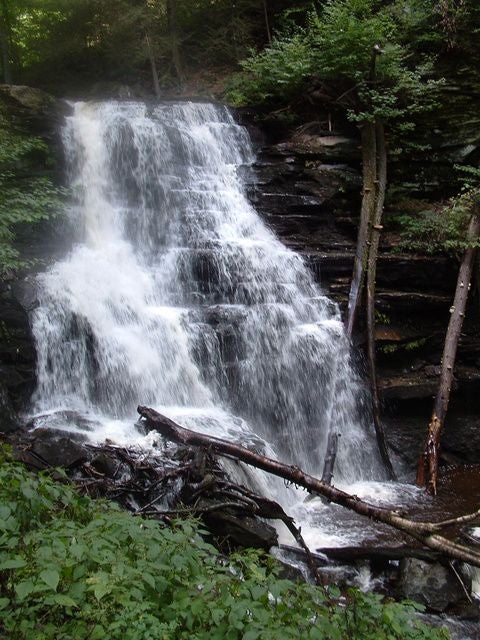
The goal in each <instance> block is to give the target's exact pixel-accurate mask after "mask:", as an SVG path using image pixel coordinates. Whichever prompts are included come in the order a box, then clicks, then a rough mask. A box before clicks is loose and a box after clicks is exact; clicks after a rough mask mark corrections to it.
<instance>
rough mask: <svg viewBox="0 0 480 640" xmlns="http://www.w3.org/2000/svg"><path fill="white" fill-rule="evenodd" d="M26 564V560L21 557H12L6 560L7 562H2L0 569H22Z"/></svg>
mask: <svg viewBox="0 0 480 640" xmlns="http://www.w3.org/2000/svg"><path fill="white" fill-rule="evenodd" d="M26 564H27V563H26V562H25V560H22V559H21V558H12V559H11V560H5V562H2V563H0V571H5V570H6V569H21V568H22V567H24V566H25V565H26Z"/></svg>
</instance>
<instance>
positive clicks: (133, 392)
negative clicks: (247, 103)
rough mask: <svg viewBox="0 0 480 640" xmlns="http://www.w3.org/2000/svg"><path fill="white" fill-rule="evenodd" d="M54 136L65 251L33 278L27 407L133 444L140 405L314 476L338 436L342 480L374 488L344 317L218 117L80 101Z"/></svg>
mask: <svg viewBox="0 0 480 640" xmlns="http://www.w3.org/2000/svg"><path fill="white" fill-rule="evenodd" d="M63 139H64V145H65V152H66V155H67V159H68V167H69V173H70V182H71V189H72V194H73V195H72V203H71V206H70V212H69V215H70V216H71V221H72V225H73V226H74V228H75V244H74V246H73V248H72V249H71V251H70V253H69V255H68V256H67V257H65V258H64V259H62V260H61V261H59V262H57V263H56V264H54V265H53V266H52V267H51V268H50V269H48V270H47V271H46V272H45V273H43V274H42V275H40V276H39V306H38V308H37V309H36V310H35V312H34V317H33V331H34V335H35V338H36V343H37V348H38V387H37V390H36V392H35V394H34V397H33V409H32V411H33V412H34V413H35V414H37V415H39V414H47V415H55V414H56V413H58V412H61V411H63V412H64V414H63V415H64V418H63V420H64V422H65V421H66V422H67V423H68V416H69V415H73V413H74V412H76V413H77V414H80V415H82V416H84V417H85V419H86V420H88V421H89V424H94V425H96V427H95V432H94V434H93V437H95V436H96V437H98V438H100V437H102V438H103V437H105V436H110V437H115V436H118V435H119V433H121V434H122V437H123V438H124V439H127V440H128V439H129V438H131V439H132V441H133V440H134V439H135V438H138V437H139V434H138V432H137V431H136V429H135V427H134V422H135V419H136V406H137V404H143V405H150V406H152V407H154V408H155V409H157V410H158V411H160V412H161V413H163V414H165V415H167V416H169V417H171V418H172V419H174V420H176V421H178V422H179V423H180V424H182V425H184V426H187V427H191V428H194V429H197V430H199V431H202V432H205V433H209V434H214V435H219V436H222V437H224V438H229V439H232V440H235V441H237V442H241V443H243V444H246V445H251V446H254V447H257V448H258V449H259V450H264V451H267V452H269V453H272V454H273V455H277V456H278V457H279V458H281V459H282V460H284V461H286V462H288V463H292V464H297V465H299V466H302V467H303V468H305V469H306V470H307V471H309V472H312V473H316V474H321V471H322V467H323V458H324V453H325V448H326V438H327V433H328V429H329V426H330V424H334V425H335V428H336V429H337V431H338V432H339V433H340V434H341V438H340V447H339V455H338V460H337V466H336V474H335V479H336V480H338V479H340V480H342V481H344V482H352V481H353V480H358V479H363V480H369V479H374V478H378V477H381V475H382V473H381V471H380V467H381V465H380V464H379V462H378V457H377V455H376V447H375V443H374V439H373V437H372V435H371V431H372V430H371V426H370V421H369V415H368V399H366V397H365V390H364V388H363V386H362V384H361V381H360V380H359V377H358V375H357V374H356V372H355V370H354V368H353V367H352V363H351V356H350V349H349V343H348V341H347V339H346V337H345V335H344V331H343V327H342V323H341V319H340V314H339V311H338V308H337V306H336V305H335V304H334V303H333V302H332V301H330V300H329V299H328V298H327V297H326V296H325V295H324V294H323V293H322V291H321V289H320V287H319V286H318V284H316V283H315V282H314V280H313V277H312V275H311V274H310V272H309V270H308V269H307V267H306V266H305V264H304V263H303V261H302V259H301V258H300V256H299V255H297V254H296V253H294V252H293V251H291V250H289V249H287V248H286V247H285V246H283V245H282V243H281V242H280V241H279V240H278V239H277V238H276V237H275V235H274V234H273V233H272V232H271V231H270V230H269V229H268V228H267V226H266V225H265V223H264V222H263V221H262V220H261V219H260V217H259V216H258V214H257V213H256V212H255V210H254V209H253V208H252V206H251V205H250V203H249V201H248V199H247V197H246V194H245V189H244V185H243V184H242V180H241V177H240V175H241V171H239V169H240V168H241V167H242V166H244V165H250V164H252V162H253V161H254V153H253V150H252V146H251V143H250V139H249V135H248V132H247V130H246V129H245V128H244V127H241V126H239V125H237V124H236V123H235V121H234V118H233V117H232V115H231V113H230V112H229V111H228V109H227V108H225V107H223V106H219V105H213V104H194V103H189V102H185V103H165V104H157V105H154V106H152V105H146V104H144V103H136V102H122V103H120V102H106V103H77V104H75V105H74V108H73V113H72V115H71V116H70V117H68V118H67V122H66V125H65V128H64V133H63ZM65 412H66V413H65ZM72 420H73V419H72ZM67 426H68V424H67ZM71 428H72V429H74V428H75V426H74V425H73V424H72V425H71Z"/></svg>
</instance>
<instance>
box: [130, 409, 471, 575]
mask: <svg viewBox="0 0 480 640" xmlns="http://www.w3.org/2000/svg"><path fill="white" fill-rule="evenodd" d="M138 413H139V414H140V415H141V416H142V418H143V419H144V420H145V421H146V425H147V426H148V427H149V428H150V429H154V430H156V431H158V432H159V433H160V434H162V435H163V436H164V437H166V438H168V439H169V440H172V441H174V442H177V443H181V444H184V445H188V446H197V447H205V448H208V449H209V450H210V451H212V452H213V453H216V454H219V455H228V456H231V457H233V458H236V459H237V460H240V461H242V462H245V463H247V464H250V465H252V466H254V467H256V468H257V469H261V470H263V471H267V472H268V473H271V474H273V475H276V476H278V477H280V478H283V479H284V480H287V481H290V482H292V483H294V484H296V485H297V486H300V487H303V488H304V489H306V490H307V491H309V492H311V493H315V494H318V495H321V496H324V497H326V498H327V499H328V500H330V501H331V502H334V503H335V504H338V505H340V506H342V507H345V508H347V509H350V510H352V511H354V512H356V513H358V514H360V515H363V516H366V517H367V518H370V519H372V520H375V521H377V522H382V523H384V524H387V525H389V526H391V527H394V528H395V529H397V530H399V531H401V532H403V533H405V534H407V535H409V536H411V537H413V538H415V539H416V540H418V541H420V542H421V543H422V544H423V545H425V546H426V547H428V548H429V549H433V550H434V551H439V552H440V553H442V554H443V555H445V556H446V557H449V558H454V559H457V560H460V561H462V562H468V563H470V564H472V565H474V566H477V567H480V552H478V551H475V550H474V549H472V548H471V547H468V546H466V545H462V544H459V543H457V542H452V541H451V540H448V539H447V538H445V537H444V536H442V535H439V534H438V531H439V528H441V527H442V526H443V524H444V523H432V522H416V521H414V520H410V519H409V518H406V517H405V516H403V515H401V513H400V512H399V511H398V510H395V509H387V508H384V507H378V506H375V505H372V504H369V503H368V502H365V501H364V500H361V499H360V498H358V497H357V496H355V495H351V494H349V493H346V492H345V491H341V490H340V489H337V488H335V487H333V486H331V485H329V484H326V483H324V482H322V481H321V480H318V478H315V477H313V476H311V475H309V474H307V473H305V472H304V471H302V470H301V469H299V468H298V467H295V466H289V465H286V464H283V463H281V462H278V461H277V460H273V459H272V458H268V457H266V456H262V455H260V454H258V453H255V452H253V451H250V450H249V449H246V448H245V447H242V446H240V445H237V444H233V443H231V442H228V441H226V440H223V439H221V438H215V437H213V436H207V435H203V434H200V433H196V432H195V431H191V430H190V429H185V428H183V427H181V426H180V425H178V424H176V423H175V422H173V421H172V420H170V419H169V418H167V417H165V416H162V415H161V414H159V413H157V412H156V411H154V410H153V409H150V408H148V407H142V406H140V407H138ZM470 517H472V518H473V514H472V515H471V516H468V518H470ZM446 522H447V523H448V525H449V526H451V525H452V524H455V523H456V522H459V523H461V522H465V516H462V517H461V518H459V519H458V520H448V521H446Z"/></svg>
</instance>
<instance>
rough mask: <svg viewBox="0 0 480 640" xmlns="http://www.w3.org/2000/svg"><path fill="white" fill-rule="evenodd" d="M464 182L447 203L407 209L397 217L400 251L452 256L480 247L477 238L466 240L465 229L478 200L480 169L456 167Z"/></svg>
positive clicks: (477, 206)
mask: <svg viewBox="0 0 480 640" xmlns="http://www.w3.org/2000/svg"><path fill="white" fill-rule="evenodd" d="M456 169H457V171H458V172H459V174H460V180H461V182H462V184H463V187H462V190H461V192H460V194H459V195H458V196H456V197H454V198H451V199H450V200H449V201H448V202H447V203H442V204H440V205H437V206H430V207H425V208H420V210H417V211H415V209H414V210H413V211H412V210H410V211H408V207H407V211H406V212H405V213H403V214H402V215H399V216H396V218H395V222H396V223H399V224H400V228H401V241H400V243H399V245H398V248H399V249H400V250H409V251H420V252H424V253H439V252H446V253H450V254H452V255H454V256H458V255H459V254H461V253H463V252H464V251H465V249H467V248H468V247H472V246H473V247H477V248H478V247H480V239H478V238H477V239H475V240H473V241H472V240H470V241H469V240H468V239H467V229H468V224H469V221H470V218H471V215H472V211H473V210H474V208H475V209H477V210H478V208H479V203H480V169H479V168H478V167H472V166H457V167H456Z"/></svg>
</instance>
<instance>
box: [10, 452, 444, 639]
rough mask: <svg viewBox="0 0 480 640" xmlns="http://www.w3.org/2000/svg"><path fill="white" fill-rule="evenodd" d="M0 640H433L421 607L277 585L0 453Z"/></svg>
mask: <svg viewBox="0 0 480 640" xmlns="http://www.w3.org/2000/svg"><path fill="white" fill-rule="evenodd" d="M0 457H1V461H0V637H5V638H9V639H11V640H53V639H55V640H67V639H68V640H72V639H75V640H83V639H85V640H87V639H88V640H100V639H102V640H103V639H105V638H108V639H109V640H115V639H119V640H120V639H121V640H182V639H184V640H187V639H188V640H207V638H208V639H209V640H224V639H226V640H257V639H258V640H260V639H261V640H280V639H282V640H283V639H285V640H288V639H290V638H291V639H292V640H293V639H298V638H302V639H307V640H308V639H309V640H327V639H329V640H348V639H349V638H350V639H352V640H353V639H355V640H363V639H365V640H367V639H368V640H395V639H400V638H402V639H405V640H440V639H445V638H447V637H448V635H447V633H446V631H444V630H438V629H436V630H434V629H431V628H430V627H427V626H425V625H423V624H421V623H419V622H417V621H416V620H415V616H414V614H415V612H416V611H417V610H420V609H421V607H420V606H419V605H416V604H413V603H405V604H398V603H395V602H385V601H384V600H383V598H382V596H380V595H377V594H370V595H365V594H362V593H360V592H358V591H356V590H353V589H352V590H349V591H348V592H347V593H344V594H340V591H339V590H338V589H336V588H329V589H321V588H318V587H313V586H310V585H308V584H302V583H294V582H291V581H289V580H283V579H281V578H280V577H279V573H278V565H277V564H276V563H275V561H274V560H273V559H272V558H269V557H268V556H266V555H263V554H259V553H258V552H254V551H245V552H242V553H238V554H234V555H232V556H230V557H228V558H226V557H224V556H222V555H221V554H220V553H219V552H218V551H217V550H216V549H215V548H214V547H213V546H211V545H210V544H208V543H207V542H205V540H204V538H203V537H202V535H203V533H205V532H203V531H202V529H201V527H200V526H199V524H198V523H197V522H196V521H194V520H183V521H177V522H175V524H174V525H173V526H172V527H169V526H165V525H162V524H159V523H158V522H155V521H152V520H145V519H143V518H140V517H136V516H132V515H130V514H129V513H126V512H123V511H121V510H120V509H119V508H118V507H116V506H115V505H113V504H109V503H107V502H105V501H98V500H91V499H89V498H87V497H83V496H81V495H79V494H78V493H77V492H76V491H75V489H74V488H72V487H71V486H69V485H68V484H65V483H64V484H59V483H56V482H54V481H53V480H52V479H51V478H50V477H49V476H47V475H43V474H40V475H39V476H34V475H32V474H30V473H28V472H27V471H26V470H25V469H24V468H23V467H21V466H19V465H18V464H14V463H12V462H11V461H10V460H9V457H8V453H7V452H6V451H5V449H4V448H3V449H0Z"/></svg>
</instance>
